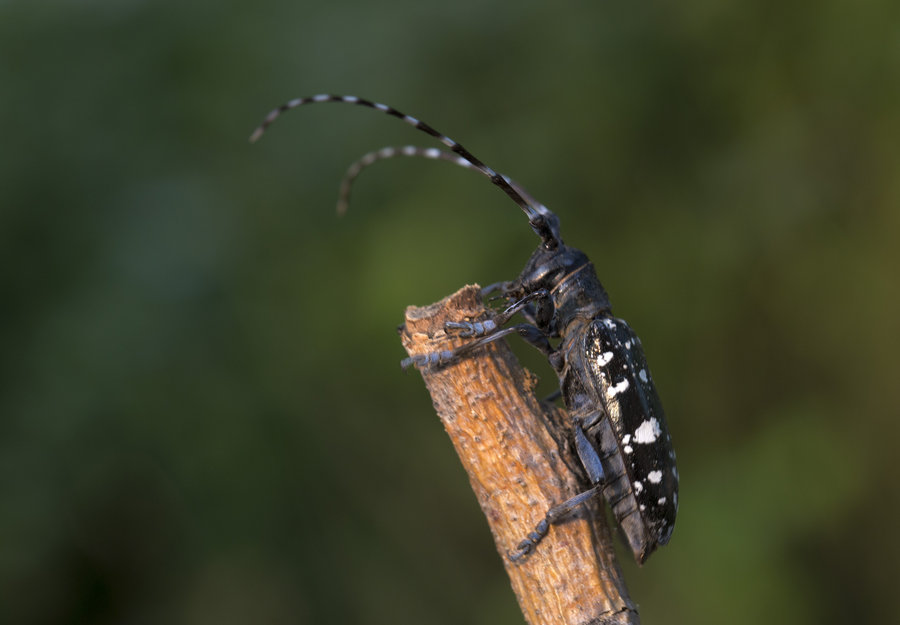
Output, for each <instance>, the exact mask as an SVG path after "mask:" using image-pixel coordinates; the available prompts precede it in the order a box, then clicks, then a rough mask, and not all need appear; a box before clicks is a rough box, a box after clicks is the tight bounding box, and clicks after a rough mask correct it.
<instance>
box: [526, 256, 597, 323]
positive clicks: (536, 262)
mask: <svg viewBox="0 0 900 625" xmlns="http://www.w3.org/2000/svg"><path fill="white" fill-rule="evenodd" d="M515 285H516V288H515V292H516V293H517V294H518V295H520V296H524V295H526V294H528V293H534V292H536V291H540V290H541V289H545V290H547V291H549V292H550V294H551V298H552V302H553V313H552V318H551V319H545V320H543V322H542V320H541V319H538V325H539V326H542V327H541V329H542V330H545V331H548V332H549V333H550V334H552V335H555V336H558V335H565V333H566V327H567V326H568V325H569V324H570V323H571V322H572V321H574V320H576V319H592V318H594V317H596V316H597V315H598V314H600V313H602V312H604V311H608V310H609V308H610V306H609V298H608V296H607V295H606V291H605V290H604V288H603V285H602V284H601V283H600V280H599V278H597V274H596V272H595V271H594V266H593V264H592V263H591V261H590V260H588V257H587V256H586V255H585V254H584V252H582V251H580V250H577V249H575V248H573V247H569V246H568V245H564V244H560V245H558V246H557V247H556V248H554V249H548V248H547V247H546V246H544V245H541V246H539V247H538V249H537V250H535V252H534V253H533V254H532V255H531V258H530V259H528V263H526V265H525V269H524V270H523V271H522V273H521V274H520V275H519V277H518V279H517V280H516V283H515Z"/></svg>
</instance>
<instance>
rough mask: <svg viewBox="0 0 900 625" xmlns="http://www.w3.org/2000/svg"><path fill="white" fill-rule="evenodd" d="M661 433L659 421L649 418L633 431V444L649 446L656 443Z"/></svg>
mask: <svg viewBox="0 0 900 625" xmlns="http://www.w3.org/2000/svg"><path fill="white" fill-rule="evenodd" d="M661 432H662V431H661V430H660V429H659V421H657V420H656V418H651V419H649V420H647V421H644V422H643V423H641V424H640V425H639V426H638V429H636V430H635V431H634V442H635V443H640V444H641V445H649V444H650V443H653V442H655V441H656V438H657V437H658V436H659V435H660V433H661Z"/></svg>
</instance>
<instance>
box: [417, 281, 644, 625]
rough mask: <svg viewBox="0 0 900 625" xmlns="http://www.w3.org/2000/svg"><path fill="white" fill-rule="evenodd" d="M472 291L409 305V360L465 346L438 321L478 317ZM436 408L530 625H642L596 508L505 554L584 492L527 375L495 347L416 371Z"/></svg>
mask: <svg viewBox="0 0 900 625" xmlns="http://www.w3.org/2000/svg"><path fill="white" fill-rule="evenodd" d="M484 316H485V309H484V307H483V305H482V303H481V299H480V289H479V288H478V287H477V286H468V287H464V288H463V289H461V290H460V291H458V292H457V293H455V294H453V295H451V296H450V297H447V298H446V299H444V300H443V301H441V302H438V303H437V304H433V305H431V306H427V307H424V308H414V307H410V308H408V309H407V311H406V323H405V325H404V327H403V328H402V331H401V335H402V340H403V345H404V347H405V348H406V350H407V352H409V354H410V355H413V354H422V353H428V352H433V351H436V350H442V349H450V348H452V347H455V346H457V345H460V344H461V343H462V342H463V340H461V339H459V338H455V337H451V336H448V335H447V334H446V332H444V322H445V321H463V320H473V319H480V318H483V317H484ZM422 377H423V379H424V380H425V385H426V386H427V387H428V391H429V392H430V393H431V397H432V400H433V402H434V406H435V409H436V410H437V413H438V415H439V417H440V418H441V421H442V422H443V424H444V428H445V429H446V430H447V433H448V434H449V436H450V438H451V440H452V441H453V446H454V447H455V448H456V452H457V454H458V455H459V458H460V460H461V461H462V463H463V466H464V467H465V469H466V471H467V473H468V474H469V480H470V482H471V484H472V489H473V490H474V491H475V495H476V497H477V498H478V502H479V504H480V505H481V509H482V511H483V512H484V514H485V516H486V517H487V520H488V524H489V525H490V528H491V532H492V533H493V535H494V540H495V542H496V544H497V549H498V551H499V552H500V554H501V556H502V557H503V561H504V564H505V566H506V571H507V574H508V575H509V578H510V581H511V583H512V587H513V590H514V591H515V593H516V596H517V598H518V600H519V605H520V607H521V608H522V612H523V614H524V615H525V619H526V620H527V621H528V623H530V625H600V624H605V623H617V624H626V623H627V624H631V625H636V624H638V623H639V619H638V613H637V609H636V607H635V605H634V603H632V602H631V599H630V598H629V597H628V592H627V590H626V588H625V584H624V582H623V579H622V573H621V571H620V569H619V566H618V564H617V563H616V560H615V555H614V553H613V548H612V543H611V537H610V532H609V528H608V527H607V524H606V520H605V516H604V512H603V508H602V502H601V501H599V500H595V501H593V502H591V503H589V504H587V505H585V506H584V507H583V508H584V510H583V512H582V513H580V514H577V515H574V516H573V518H572V519H571V521H568V522H565V523H562V524H559V525H554V526H553V527H551V529H550V533H549V535H548V536H547V537H546V538H545V539H544V540H543V541H542V542H541V543H540V544H539V545H538V547H537V549H536V550H535V552H534V553H532V554H531V555H530V556H528V557H526V558H525V559H524V560H522V561H520V562H519V563H515V564H514V563H512V562H510V560H509V559H508V558H507V557H506V553H507V551H509V550H514V549H515V547H516V545H517V544H518V543H519V541H520V540H521V539H522V538H524V537H525V535H526V534H527V533H528V532H529V531H531V529H533V528H534V526H535V525H536V524H537V523H538V522H539V521H540V520H541V519H542V518H543V517H544V514H545V512H546V511H547V509H548V508H549V507H550V506H551V505H553V504H556V503H560V502H562V501H563V500H565V499H567V498H569V497H571V496H573V495H574V494H576V493H578V492H581V491H583V490H585V485H584V483H583V481H582V480H583V478H580V477H579V474H580V470H579V469H578V463H577V459H576V458H575V457H574V455H573V453H572V450H571V449H568V447H567V445H566V444H565V441H567V440H571V438H570V437H569V436H568V432H569V430H568V429H567V428H568V423H567V421H568V420H567V418H566V414H565V412H564V411H563V410H561V409H558V408H552V407H548V406H542V404H541V403H539V402H538V401H537V400H536V398H535V397H534V394H533V393H532V388H533V386H534V384H533V377H532V376H531V375H530V374H528V373H526V372H525V370H523V369H522V367H521V366H520V365H519V363H518V361H517V360H516V358H515V356H514V355H513V354H512V352H511V351H510V350H509V348H508V347H507V345H506V344H505V343H503V342H502V341H498V342H496V343H492V344H490V345H488V346H485V347H484V348H480V349H478V350H476V351H475V352H474V353H473V354H472V355H471V356H467V357H465V358H460V359H458V360H457V361H456V362H452V363H450V364H448V365H445V366H442V367H431V368H427V369H425V370H423V371H422Z"/></svg>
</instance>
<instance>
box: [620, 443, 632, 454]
mask: <svg viewBox="0 0 900 625" xmlns="http://www.w3.org/2000/svg"><path fill="white" fill-rule="evenodd" d="M622 451H624V452H625V453H626V454H630V453H631V452H633V451H634V448H633V447H632V446H631V445H625V447H624V448H623V449H622Z"/></svg>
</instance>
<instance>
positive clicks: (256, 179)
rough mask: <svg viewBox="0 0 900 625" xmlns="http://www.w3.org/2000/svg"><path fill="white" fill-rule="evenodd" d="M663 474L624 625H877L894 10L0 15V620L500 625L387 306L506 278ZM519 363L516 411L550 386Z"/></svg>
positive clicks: (790, 5) (898, 65)
mask: <svg viewBox="0 0 900 625" xmlns="http://www.w3.org/2000/svg"><path fill="white" fill-rule="evenodd" d="M318 92H336V93H353V94H358V95H361V96H365V97H368V98H372V99H376V100H380V101H384V102H388V103H391V104H393V105H395V106H397V107H398V108H400V109H402V110H403V111H407V112H409V113H411V114H413V115H416V116H418V117H421V118H423V119H425V120H428V121H429V122H431V123H432V124H433V125H435V126H436V127H437V128H439V129H441V130H442V131H444V132H447V133H448V134H450V135H452V136H453V137H454V138H456V139H458V140H459V141H461V142H463V143H464V144H465V145H466V146H467V147H469V148H470V149H472V150H473V151H474V152H475V153H476V154H477V155H478V156H479V157H480V158H482V159H484V160H486V161H487V162H488V163H490V164H491V165H492V166H494V167H495V168H497V169H499V170H501V171H503V172H506V173H508V174H510V175H511V176H513V177H514V178H516V179H517V180H519V181H520V182H522V183H523V184H524V185H525V186H526V187H527V188H528V189H529V191H531V193H532V194H534V195H535V196H537V197H538V198H540V199H541V200H542V201H543V202H544V203H546V204H547V205H548V206H550V207H551V208H552V209H553V210H555V211H556V212H557V213H558V214H559V215H560V217H561V220H562V227H563V236H565V237H566V239H567V241H568V242H569V243H571V244H573V245H575V246H577V247H579V248H582V249H583V250H584V251H586V252H587V253H588V255H589V256H590V257H591V258H592V259H593V261H594V262H595V264H596V265H597V268H598V273H599V274H600V276H601V279H603V281H604V283H605V285H606V287H607V289H608V291H609V293H610V295H611V297H612V299H613V303H614V306H615V312H616V313H617V314H618V315H620V316H622V317H625V318H627V319H628V320H629V321H630V322H631V324H632V325H633V327H635V328H636V329H637V331H638V332H639V334H640V335H641V337H642V339H643V342H644V345H645V348H646V350H647V352H648V356H649V358H650V361H651V364H652V367H653V372H654V376H655V378H656V380H657V384H658V387H659V390H660V393H661V396H662V398H663V401H664V403H665V405H666V410H667V413H668V415H669V422H670V427H671V430H672V434H673V438H674V440H675V443H676V448H677V450H678V458H679V469H680V473H681V479H682V484H681V509H680V516H679V520H678V525H677V527H676V530H675V534H674V536H673V539H672V542H671V544H670V545H669V546H668V547H666V548H665V549H662V550H661V551H660V552H659V553H657V554H656V555H654V556H653V558H651V559H650V561H649V562H648V564H647V565H646V566H644V567H643V568H641V569H638V568H637V567H636V566H634V565H633V563H631V562H630V561H629V560H628V559H626V558H623V566H624V568H625V573H626V577H627V579H628V582H629V585H630V590H631V593H632V596H633V598H634V599H635V601H636V602H637V603H638V604H639V605H640V608H641V614H642V618H643V620H644V622H645V623H647V624H653V623H667V624H672V623H692V624H696V623H731V624H742V623H748V624H750V623H753V624H757V623H760V622H785V623H792V624H795V623H816V624H821V623H826V624H827V623H848V622H849V623H863V622H870V623H879V622H885V621H889V620H891V617H890V616H889V615H890V614H891V613H894V612H895V611H896V608H895V596H896V591H897V584H898V579H900V571H898V565H897V561H898V558H900V538H898V520H897V519H898V514H900V504H898V487H897V480H898V478H900V469H898V464H897V451H896V450H897V449H898V437H900V419H898V416H900V383H898V382H897V376H898V366H897V354H898V353H900V341H898V337H900V332H898V318H900V294H898V277H897V274H898V269H900V245H898V235H900V210H898V206H900V4H898V3H896V2H892V1H890V0H872V1H868V2H856V3H846V2H837V1H835V0H824V1H823V2H818V3H814V4H809V3H803V2H799V1H796V0H794V1H788V2H783V1H782V2H753V3H751V2H744V3H721V2H714V1H708V0H695V1H688V2H682V3H678V4H677V6H673V5H672V4H671V3H657V2H652V3H630V2H629V3H626V2H610V1H607V2H580V3H566V4H551V3H547V2H532V1H520V2H515V3H513V2H496V1H493V0H478V1H477V2H469V1H465V0H464V1H461V2H455V3H446V2H430V1H423V0H415V1H412V0H393V1H391V2H384V3H371V2H362V1H344V0H337V1H334V2H330V3H315V4H313V3H302V2H275V1H271V0H260V1H259V2H256V3H253V4H252V5H251V3H246V2H234V1H229V0H219V1H218V2H209V1H207V2H191V3H184V2H174V1H171V0H161V1H157V2H152V3H151V2H141V1H140V0H131V1H125V0H122V1H114V0H105V1H104V0H95V1H92V2H62V1H46V2H26V1H23V0H20V1H16V0H7V1H5V2H0V116H2V123H3V137H2V142H0V146H2V147H0V237H2V239H0V241H2V242H0V254H2V260H0V275H2V284H0V286H2V303H0V318H2V326H0V332H2V350H0V354H2V356H0V367H2V376H0V385H2V387H0V388H2V391H0V463H2V465H0V476H2V477H0V622H2V623H29V624H30V623H35V624H41V623H48V624H50V623H98V624H106V623H110V624H111V623H132V624H142V623H183V624H201V623H215V624H217V625H228V624H231V623H367V624H368V623H391V624H404V623H430V624H437V625H440V624H443V623H447V624H450V623H453V624H459V623H472V624H493V625H496V624H503V623H521V622H522V617H521V615H520V613H519V611H518V608H517V606H516V603H515V600H514V597H513V595H512V592H511V590H510V589H509V586H508V582H507V580H506V577H505V575H504V573H503V569H502V565H501V561H500V558H499V556H498V555H497V553H496V551H495V550H494V547H493V544H492V541H491V538H490V536H489V533H488V530H487V526H486V524H485V522H484V520H483V518H481V516H480V512H479V510H478V507H477V505H476V503H475V499H474V497H473V495H472V494H471V492H470V490H469V487H468V483H467V480H466V477H465V475H464V473H463V471H462V470H461V468H460V467H459V464H458V461H457V459H456V457H455V456H454V454H453V451H452V449H451V446H450V443H449V441H448V440H447V439H446V436H445V434H444V433H443V431H442V429H441V426H440V424H439V422H438V420H437V417H436V416H435V415H434V413H433V410H432V408H431V403H430V400H429V398H428V396H427V394H426V392H425V390H424V388H423V385H422V383H421V380H420V379H419V377H418V375H416V374H410V375H403V374H402V373H401V371H400V369H399V367H398V361H399V360H400V359H401V358H402V357H403V356H404V353H403V350H402V348H401V347H400V343H399V340H398V337H397V335H396V332H395V326H396V325H397V324H398V323H399V322H400V321H401V320H402V314H403V310H404V307H405V306H406V305H409V304H426V303H430V302H432V301H435V300H437V299H439V298H440V297H442V296H444V295H446V294H449V293H451V292H452V291H454V290H456V289H457V288H458V287H460V286H462V285H463V284H466V283H472V282H480V283H481V284H488V283H491V282H495V281H498V280H503V279H509V278H512V277H514V276H515V275H516V274H517V273H518V271H519V269H520V268H521V267H522V265H523V264H524V261H525V259H526V258H527V257H528V255H529V254H530V252H531V250H532V249H533V247H534V246H535V244H536V238H535V237H534V235H533V234H532V233H531V231H530V230H529V228H528V226H527V224H526V222H525V219H524V217H523V216H522V214H521V213H520V212H519V211H518V209H517V208H516V207H515V206H514V205H513V204H512V203H511V202H509V201H508V200H507V199H506V198H505V197H504V196H503V194H502V193H500V192H499V191H497V190H496V189H494V188H492V187H491V186H490V185H489V184H488V183H487V182H486V181H485V180H483V179H482V178H480V177H479V176H475V175H473V174H472V173H470V172H465V171H462V170H458V169H456V168H453V167H450V166H448V165H446V164H437V163H431V162H413V161H410V160H397V161H394V162H389V163H383V164H379V165H378V166H377V167H374V168H372V170H370V171H367V172H366V173H365V174H364V175H363V177H362V178H361V179H360V181H359V184H358V186H357V188H356V192H355V198H354V203H353V205H352V207H351V211H350V214H349V215H347V216H346V217H345V218H343V219H338V218H336V217H335V216H334V212H333V206H334V201H335V199H336V191H337V184H338V182H339V180H340V178H341V175H342V173H343V171H344V168H345V167H346V166H347V165H349V163H350V162H352V161H353V160H354V159H355V158H356V157H358V156H360V155H361V154H363V153H364V152H366V151H368V150H370V149H374V148H379V147H381V146H383V145H391V144H404V143H417V144H420V145H426V146H431V145H434V143H433V142H431V141H430V140H429V138H428V137H426V136H424V135H421V134H419V133H416V132H415V131H414V130H413V129H410V128H408V127H405V126H404V125H402V124H400V123H398V122H397V121H396V120H392V119H389V118H386V117H385V116H383V115H378V114H376V113H374V112H372V111H366V110H362V109H359V108H355V107H348V106H344V105H321V106H315V107H310V108H307V109H305V110H301V111H295V112H293V113H291V114H290V115H289V116H288V117H285V118H284V119H282V120H280V121H279V122H278V123H277V124H276V125H275V126H274V127H273V128H272V130H271V132H270V133H269V134H267V135H266V136H265V137H264V139H263V140H262V141H261V142H260V143H259V144H257V145H254V146H251V145H249V144H248V143H247V136H248V135H249V133H250V131H251V130H252V129H253V128H254V126H255V125H256V124H257V123H258V122H259V121H260V120H261V119H262V117H263V116H264V115H265V114H266V113H267V112H268V111H269V110H270V109H271V108H272V107H274V106H276V105H278V104H280V103H281V102H283V101H285V100H287V99H289V98H292V97H296V96H299V95H307V94H312V93H318ZM516 349H517V350H518V351H519V352H520V353H521V354H522V355H523V357H524V358H525V359H526V361H527V364H528V365H529V367H531V368H533V369H534V370H535V371H536V372H537V373H538V374H540V375H541V376H542V377H543V378H544V383H545V385H548V386H552V373H551V371H550V369H549V367H547V366H546V365H544V364H543V363H541V362H540V358H539V357H537V356H535V355H533V354H530V353H529V352H528V350H527V349H521V348H520V347H516Z"/></svg>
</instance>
